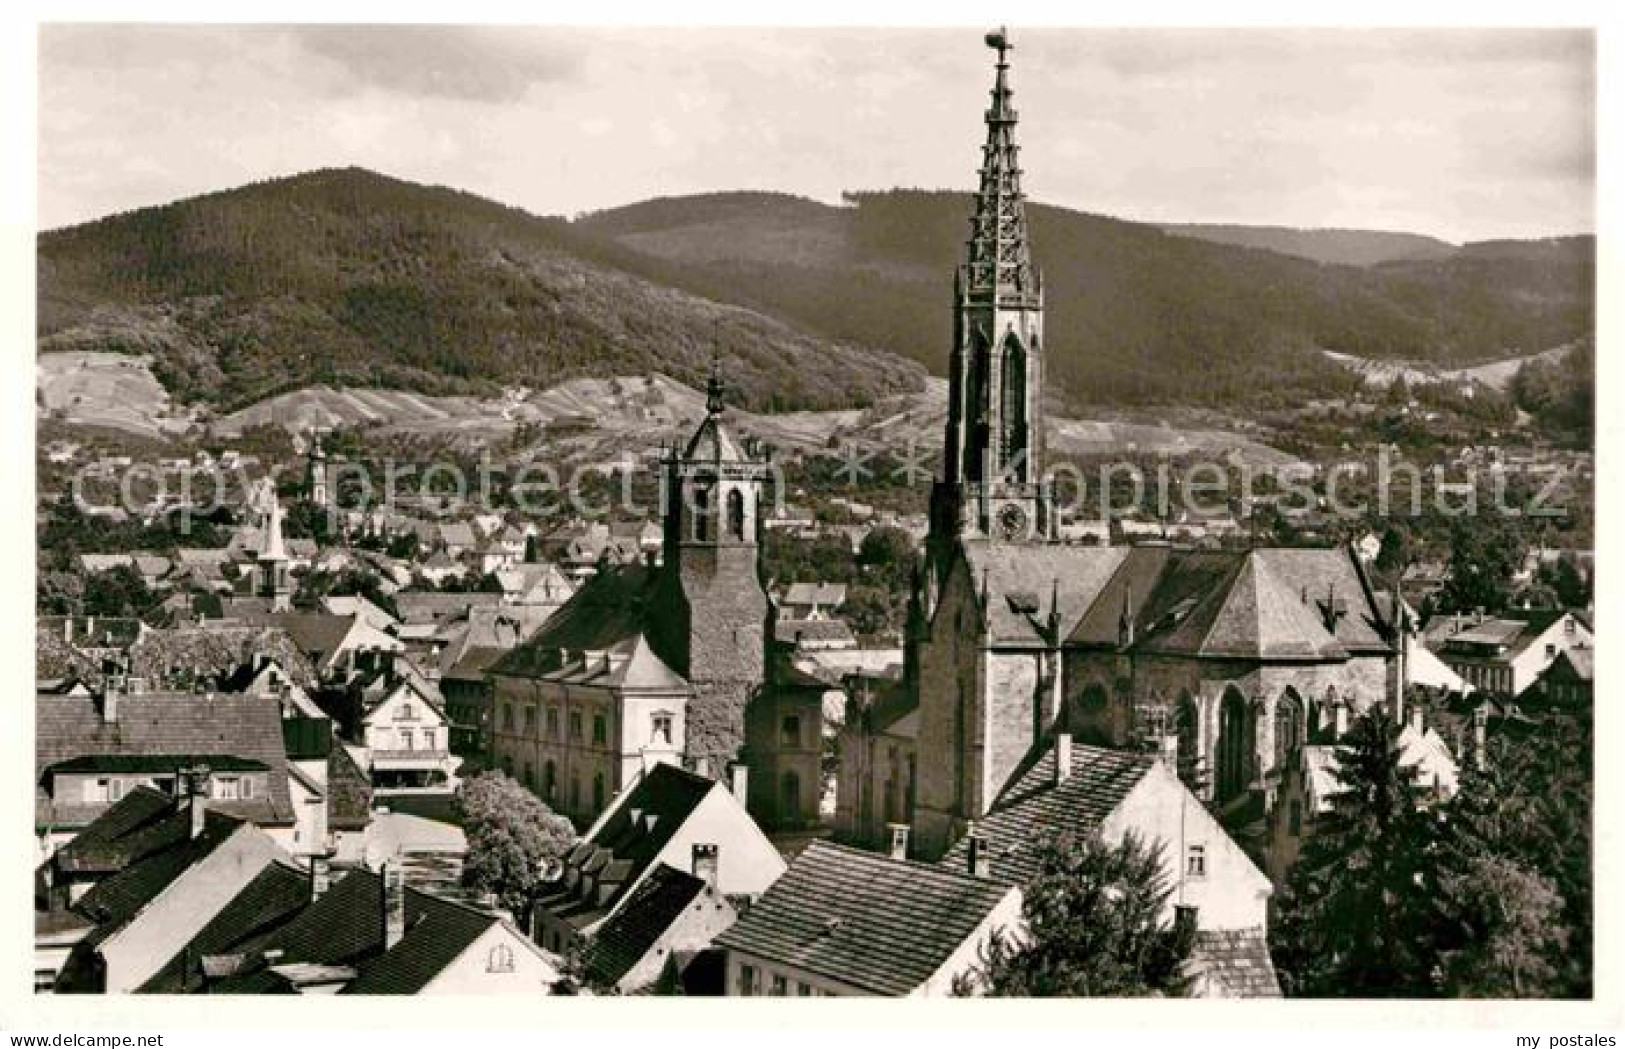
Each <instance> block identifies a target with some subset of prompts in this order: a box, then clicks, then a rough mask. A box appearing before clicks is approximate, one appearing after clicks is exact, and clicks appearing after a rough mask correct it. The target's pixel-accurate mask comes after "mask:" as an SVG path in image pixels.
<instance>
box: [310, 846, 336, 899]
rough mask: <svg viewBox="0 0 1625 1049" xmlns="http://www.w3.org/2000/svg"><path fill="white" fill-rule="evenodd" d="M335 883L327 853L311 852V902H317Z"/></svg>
mask: <svg viewBox="0 0 1625 1049" xmlns="http://www.w3.org/2000/svg"><path fill="white" fill-rule="evenodd" d="M332 883H333V872H332V868H331V867H330V866H329V865H328V859H327V853H325V852H313V853H311V854H310V902H312V903H315V902H316V901H317V900H319V899H321V898H322V896H324V895H325V894H326V893H327V890H328V888H329V887H331V885H332Z"/></svg>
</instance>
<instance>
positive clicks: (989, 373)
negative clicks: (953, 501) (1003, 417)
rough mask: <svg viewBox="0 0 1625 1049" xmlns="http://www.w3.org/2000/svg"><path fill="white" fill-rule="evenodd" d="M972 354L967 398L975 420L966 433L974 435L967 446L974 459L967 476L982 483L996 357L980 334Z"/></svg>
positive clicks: (991, 412)
mask: <svg viewBox="0 0 1625 1049" xmlns="http://www.w3.org/2000/svg"><path fill="white" fill-rule="evenodd" d="M972 352H973V354H974V357H973V359H972V365H971V368H972V377H971V392H970V397H969V398H967V399H968V400H969V402H970V405H969V407H970V412H971V417H970V418H969V419H967V420H966V424H967V425H966V429H967V430H968V431H969V433H970V440H969V441H968V442H966V444H967V450H968V451H969V453H970V455H969V457H968V461H967V462H966V463H965V475H966V476H967V477H968V478H970V479H971V480H973V481H979V480H981V478H982V457H983V454H984V452H985V451H986V450H987V446H988V439H989V436H990V435H989V433H988V424H989V417H990V416H991V415H992V414H993V403H992V400H991V396H992V390H993V354H992V352H991V350H990V348H989V347H988V344H987V340H986V339H984V338H983V337H982V335H981V333H980V332H978V333H977V335H976V338H975V340H974V343H973V350H972Z"/></svg>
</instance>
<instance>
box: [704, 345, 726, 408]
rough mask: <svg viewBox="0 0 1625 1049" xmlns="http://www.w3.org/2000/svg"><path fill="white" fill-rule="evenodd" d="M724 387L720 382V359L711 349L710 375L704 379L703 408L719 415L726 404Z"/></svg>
mask: <svg viewBox="0 0 1625 1049" xmlns="http://www.w3.org/2000/svg"><path fill="white" fill-rule="evenodd" d="M725 390H726V387H724V386H723V384H722V360H721V358H720V357H719V356H718V355H717V351H716V350H712V351H711V376H710V378H708V379H707V380H706V381H705V410H706V412H708V413H709V414H711V415H721V414H722V409H723V408H725V407H726V405H725V404H724V403H723V401H722V395H723V393H724V392H725Z"/></svg>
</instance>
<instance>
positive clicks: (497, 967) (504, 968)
mask: <svg viewBox="0 0 1625 1049" xmlns="http://www.w3.org/2000/svg"><path fill="white" fill-rule="evenodd" d="M485 971H486V972H488V973H511V972H513V948H512V947H509V946H508V945H507V944H505V943H499V944H497V945H496V946H495V947H492V948H491V953H490V954H488V955H486V956H485Z"/></svg>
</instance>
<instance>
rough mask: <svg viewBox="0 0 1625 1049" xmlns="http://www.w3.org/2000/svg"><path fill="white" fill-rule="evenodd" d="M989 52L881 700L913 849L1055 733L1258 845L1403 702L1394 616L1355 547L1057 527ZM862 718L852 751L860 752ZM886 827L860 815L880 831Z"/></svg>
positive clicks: (1034, 334)
mask: <svg viewBox="0 0 1625 1049" xmlns="http://www.w3.org/2000/svg"><path fill="white" fill-rule="evenodd" d="M989 43H990V45H992V46H994V47H995V48H997V50H998V56H999V57H998V64H997V68H996V73H995V79H994V84H993V90H992V102H991V105H990V107H989V108H988V109H987V110H986V114H985V121H986V142H985V144H984V145H983V147H982V160H981V171H980V181H979V185H978V187H977V190H976V194H975V203H974V209H973V213H972V216H971V219H970V236H969V239H968V240H967V241H966V245H965V255H964V262H963V263H962V265H961V266H960V267H959V268H958V271H957V273H956V274H955V277H954V288H953V302H952V310H953V345H952V346H951V347H950V351H949V357H948V381H949V396H948V415H947V421H946V424H945V427H944V436H943V465H942V472H941V477H940V479H939V480H938V481H937V482H936V484H935V485H934V487H933V491H932V496H931V530H930V535H929V538H928V540H927V558H926V569H925V571H924V572H923V573H922V575H921V578H920V580H919V583H918V586H917V588H916V591H915V593H914V595H913V598H912V600H911V603H910V619H909V624H908V629H907V632H906V637H905V659H904V668H905V669H904V680H903V682H902V683H901V687H900V688H899V689H897V690H896V693H900V695H898V694H893V695H891V696H889V697H888V698H887V703H888V704H889V705H890V706H891V707H893V708H901V707H904V706H908V707H912V712H913V714H914V717H913V718H912V719H909V720H906V721H905V719H904V718H903V717H902V716H901V710H900V709H892V710H890V711H889V714H888V716H887V717H886V718H884V719H883V720H884V722H885V723H886V724H889V725H895V724H909V725H910V731H911V732H912V734H913V736H914V740H913V742H914V747H913V755H914V760H913V762H912V764H913V767H914V771H913V774H912V775H911V777H910V779H911V781H912V782H911V789H910V791H909V793H910V798H909V805H908V807H907V812H906V813H903V814H902V815H901V818H902V821H903V822H906V823H907V824H909V825H910V830H911V833H910V837H911V851H912V852H913V853H914V854H916V855H918V856H920V857H922V858H925V859H934V858H937V857H939V856H942V855H943V854H944V853H946V852H948V850H950V849H951V848H953V847H954V846H955V845H956V844H957V843H958V842H959V841H960V840H961V839H962V838H963V837H964V836H965V835H966V833H967V832H968V830H969V829H970V828H972V826H973V825H974V823H975V821H977V820H980V819H982V818H983V817H984V816H986V815H987V814H988V813H989V812H990V810H992V809H993V808H994V806H995V804H996V803H997V802H998V800H999V799H1000V797H1001V795H1003V794H1004V793H1005V792H1007V791H1008V790H1010V789H1011V788H1012V786H1013V785H1014V784H1016V783H1017V782H1018V781H1019V780H1020V778H1021V776H1022V775H1023V774H1024V773H1025V772H1027V770H1029V769H1030V768H1031V767H1032V766H1033V764H1034V763H1035V762H1037V761H1038V760H1039V759H1040V758H1041V757H1042V755H1044V754H1045V753H1046V752H1048V751H1049V750H1050V749H1051V748H1052V747H1053V746H1054V745H1055V742H1056V741H1057V740H1058V739H1062V738H1064V739H1068V740H1070V739H1074V738H1075V739H1077V740H1078V741H1079V742H1080V743H1084V744H1089V745H1092V746H1097V747H1105V748H1115V749H1121V750H1142V751H1148V752H1151V753H1153V754H1156V755H1159V756H1161V757H1162V758H1164V759H1166V760H1167V761H1168V762H1170V763H1171V766H1172V767H1173V768H1176V769H1177V770H1178V773H1179V776H1180V778H1181V779H1183V780H1184V781H1185V783H1186V785H1187V787H1188V788H1189V789H1190V790H1191V791H1192V792H1193V793H1194V794H1196V796H1198V797H1199V798H1201V799H1202V800H1203V801H1204V802H1205V803H1206V804H1207V805H1208V806H1209V808H1210V810H1211V811H1213V812H1214V813H1215V814H1216V815H1218V816H1219V818H1220V819H1221V820H1222V821H1223V822H1224V823H1225V825H1226V826H1227V828H1229V829H1230V830H1231V833H1232V834H1233V836H1235V838H1236V840H1237V841H1238V842H1240V843H1242V844H1243V845H1244V846H1252V845H1257V844H1258V843H1260V842H1262V841H1263V840H1265V838H1266V837H1267V836H1268V833H1267V828H1268V821H1269V820H1270V819H1272V818H1275V816H1276V814H1275V813H1274V811H1273V808H1274V801H1275V798H1276V794H1277V786H1278V784H1279V783H1280V781H1281V778H1282V776H1283V775H1284V774H1285V773H1286V772H1287V771H1288V770H1289V769H1291V768H1293V767H1294V766H1295V764H1296V762H1297V761H1298V755H1299V754H1300V752H1301V750H1302V748H1303V747H1304V746H1305V745H1307V744H1309V743H1318V742H1322V741H1325V740H1326V739H1329V738H1332V737H1333V736H1335V734H1336V733H1337V732H1339V731H1340V730H1341V727H1342V726H1345V725H1346V724H1347V723H1348V720H1349V718H1350V717H1351V716H1352V715H1354V714H1357V713H1359V712H1361V711H1363V710H1365V709H1367V708H1368V707H1370V706H1372V705H1373V704H1377V703H1387V704H1390V705H1391V706H1392V707H1393V708H1394V709H1395V710H1396V712H1397V709H1398V703H1399V698H1400V694H1401V688H1400V682H1401V681H1402V680H1403V676H1402V672H1401V671H1402V668H1401V667H1400V666H1399V655H1398V652H1397V650H1396V648H1395V645H1394V633H1393V630H1392V626H1391V624H1390V623H1388V622H1387V620H1386V619H1385V617H1384V616H1383V614H1382V613H1381V612H1380V611H1379V609H1380V607H1381V602H1379V601H1378V599H1377V595H1375V594H1374V593H1373V592H1372V588H1371V585H1370V582H1369V581H1368V580H1367V578H1366V576H1365V574H1364V571H1363V569H1362V567H1361V565H1360V562H1359V560H1358V559H1357V558H1356V557H1354V556H1353V555H1352V554H1351V553H1350V552H1348V551H1346V550H1342V549H1249V550H1235V551H1207V550H1203V551H1197V550H1188V549H1181V548H1175V547H1172V546H1169V545H1166V544H1159V545H1149V546H1139V547H1100V546H1072V545H1067V544H1064V543H1062V542H1060V541H1058V538H1057V535H1058V528H1057V524H1058V521H1057V512H1056V505H1055V496H1054V492H1053V490H1052V489H1051V487H1050V486H1049V485H1048V484H1047V483H1046V481H1045V474H1044V467H1045V448H1044V422H1045V420H1044V413H1043V404H1044V385H1043V384H1044V372H1045V368H1044V287H1043V280H1042V276H1041V274H1040V272H1039V270H1038V268H1037V266H1035V264H1034V262H1033V258H1032V250H1031V245H1030V238H1029V232H1028V225H1027V218H1026V213H1025V196H1024V194H1023V192H1022V188H1021V174H1022V172H1021V167H1020V163H1019V159H1018V157H1019V154H1018V146H1017V144H1016V126H1017V113H1016V109H1015V108H1014V106H1013V105H1012V97H1013V91H1012V89H1011V86H1010V77H1009V70H1010V62H1009V55H1008V50H1009V48H1008V44H1007V42H1006V39H1005V37H1004V36H1003V35H1002V34H996V39H995V38H992V37H990V39H989ZM856 722H857V724H859V725H862V724H865V723H866V722H865V721H864V719H856ZM862 731H863V730H862V729H861V728H860V729H859V730H858V731H857V732H856V733H854V732H853V731H851V730H849V732H848V734H847V737H846V738H843V741H842V742H843V746H848V745H851V746H856V747H859V748H861V747H862V746H863V744H864V743H865V740H863V739H862V738H859V737H860V736H861V733H862ZM859 788H860V785H859V784H847V783H842V784H841V789H842V791H843V794H844V795H848V796H847V797H843V800H842V803H841V805H840V806H839V809H840V811H841V812H843V813H859V812H863V811H866V810H872V808H873V806H871V805H867V804H866V803H865V802H864V801H863V799H853V798H851V797H850V796H849V795H850V792H851V791H853V790H856V789H859ZM888 808H890V806H888ZM861 822H862V821H861V820H860V821H859V823H860V824H861ZM870 822H871V825H870V826H867V827H864V826H849V827H848V828H845V829H846V830H847V831H848V832H851V831H852V830H856V831H857V832H858V833H856V834H854V836H855V837H858V838H860V839H861V838H865V837H876V836H877V835H876V831H877V830H883V829H882V828H876V827H874V826H873V825H872V821H870Z"/></svg>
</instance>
